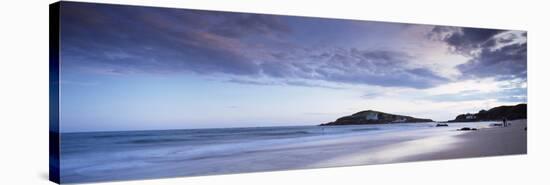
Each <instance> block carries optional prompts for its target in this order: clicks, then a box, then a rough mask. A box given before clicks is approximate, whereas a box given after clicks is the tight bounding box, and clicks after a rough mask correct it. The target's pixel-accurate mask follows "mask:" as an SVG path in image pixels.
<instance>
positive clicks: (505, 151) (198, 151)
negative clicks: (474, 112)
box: [61, 120, 527, 183]
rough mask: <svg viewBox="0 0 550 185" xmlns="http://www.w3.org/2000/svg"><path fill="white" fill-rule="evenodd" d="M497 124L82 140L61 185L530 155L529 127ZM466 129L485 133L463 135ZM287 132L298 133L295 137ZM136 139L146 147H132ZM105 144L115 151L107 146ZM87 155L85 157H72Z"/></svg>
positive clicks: (65, 164) (67, 160)
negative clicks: (198, 140)
mask: <svg viewBox="0 0 550 185" xmlns="http://www.w3.org/2000/svg"><path fill="white" fill-rule="evenodd" d="M491 123H497V122H469V123H450V124H449V126H448V127H435V123H424V124H390V125H367V126H362V127H357V126H355V127H354V126H338V127H307V128H306V131H318V132H319V130H318V129H320V128H322V129H325V130H323V133H324V132H334V134H327V135H325V134H317V135H315V136H307V137H287V135H282V136H279V137H277V138H275V139H250V138H245V139H244V140H242V141H241V140H237V141H236V142H223V141H220V140H214V141H215V142H211V143H210V144H208V143H207V144H197V145H189V144H187V145H186V143H185V142H186V141H185V140H184V141H178V142H168V143H163V142H161V144H163V145H159V144H158V143H154V144H150V143H143V138H142V136H135V137H136V138H132V137H127V136H126V137H124V136H125V135H121V136H120V137H116V142H112V139H113V138H112V137H106V138H105V137H100V138H103V139H102V140H101V139H97V137H98V136H102V135H101V134H99V135H92V136H94V137H92V136H90V137H92V138H95V139H93V140H92V139H87V138H88V137H83V138H84V140H80V141H93V142H92V143H90V144H86V143H84V144H86V145H84V146H85V147H76V148H75V149H74V148H67V149H66V151H67V152H66V153H65V157H64V158H63V159H62V161H61V164H62V180H63V182H66V183H69V182H95V181H107V180H128V179H144V178H162V177H176V176H196V175H214V174H226V173H243V172H259V171H273V170H291V169H307V168H325V167H338V166H354V165H372V164H387V163H399V162H412V161H426V160H440V159H454V158H467V157H485V156H502V155H515V154H526V153H527V131H525V130H524V128H525V126H526V120H516V121H511V124H512V125H511V126H509V127H492V126H489V125H490V124H491ZM462 127H475V128H478V129H479V130H477V131H457V129H459V128H462ZM359 128H360V129H359ZM373 128H377V129H374V130H373ZM342 129H344V131H343V130H342ZM283 131H286V132H290V133H296V131H295V130H294V131H293V130H292V129H291V130H289V131H287V130H284V129H283ZM215 133H218V132H215ZM320 133H321V132H320ZM140 134H143V133H140ZM197 134H201V133H200V132H199V133H197ZM117 136H118V135H117ZM230 136H232V135H230ZM158 137H160V138H161V139H162V138H164V140H167V139H171V140H168V141H173V139H174V138H173V137H174V135H165V134H160V135H155V138H156V139H157V140H158V139H159V138H158ZM209 137H210V136H209ZM147 138H151V136H148V137H147ZM136 139H137V141H140V143H138V144H126V143H129V142H130V141H135V140H136ZM164 140H161V141H164ZM98 141H103V142H98ZM122 141H126V142H122ZM146 141H148V140H146ZM106 143H111V145H108V146H106ZM118 143H123V144H118ZM77 144H83V143H82V142H77ZM73 145H74V144H73ZM73 145H67V146H73ZM82 148H84V149H85V151H84V152H80V153H75V152H74V150H77V149H82ZM87 148H91V149H89V150H88V149H87ZM92 148H93V149H92ZM70 149H73V150H70ZM72 151H73V152H72Z"/></svg>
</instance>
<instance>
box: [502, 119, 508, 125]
mask: <svg viewBox="0 0 550 185" xmlns="http://www.w3.org/2000/svg"><path fill="white" fill-rule="evenodd" d="M506 124H507V123H506V118H502V126H503V127H506V126H507V125H506Z"/></svg>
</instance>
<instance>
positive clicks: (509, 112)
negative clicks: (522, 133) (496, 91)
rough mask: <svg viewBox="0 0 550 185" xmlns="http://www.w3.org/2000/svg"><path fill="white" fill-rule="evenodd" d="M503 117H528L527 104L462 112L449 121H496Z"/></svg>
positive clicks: (510, 118)
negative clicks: (475, 111) (476, 111)
mask: <svg viewBox="0 0 550 185" xmlns="http://www.w3.org/2000/svg"><path fill="white" fill-rule="evenodd" d="M503 118H506V119H508V120H515V119H527V104H517V105H514V106H500V107H495V108H492V109H489V110H480V111H479V112H478V113H466V114H460V115H458V116H456V118H455V119H454V120H449V121H448V122H472V121H495V120H502V119H503Z"/></svg>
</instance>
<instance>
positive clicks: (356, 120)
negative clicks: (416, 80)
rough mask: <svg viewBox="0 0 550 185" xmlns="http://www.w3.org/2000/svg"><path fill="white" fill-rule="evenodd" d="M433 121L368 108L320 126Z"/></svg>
mask: <svg viewBox="0 0 550 185" xmlns="http://www.w3.org/2000/svg"><path fill="white" fill-rule="evenodd" d="M418 122H433V120H431V119H422V118H414V117H411V116H402V115H395V114H388V113H384V112H379V111H374V110H366V111H361V112H358V113H355V114H352V115H349V116H344V117H341V118H338V119H337V120H336V121H333V122H330V123H325V124H321V125H320V126H330V125H365V124H387V123H418Z"/></svg>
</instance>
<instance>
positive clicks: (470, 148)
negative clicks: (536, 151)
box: [407, 119, 527, 161]
mask: <svg viewBox="0 0 550 185" xmlns="http://www.w3.org/2000/svg"><path fill="white" fill-rule="evenodd" d="M509 123H510V124H511V125H510V126H508V127H492V128H482V129H479V130H477V131H466V132H465V133H464V134H460V135H457V136H455V137H456V139H458V140H459V142H458V143H456V144H455V145H454V146H453V147H451V148H448V149H446V150H443V151H439V152H432V153H426V154H422V155H417V156H411V157H409V158H408V159H407V161H422V160H442V159H456V158H470V157H489V156H503V155H518V154H527V130H525V128H527V120H526V119H521V120H512V121H509ZM457 132H460V131H457Z"/></svg>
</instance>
